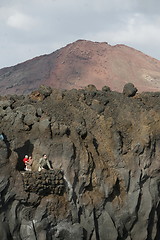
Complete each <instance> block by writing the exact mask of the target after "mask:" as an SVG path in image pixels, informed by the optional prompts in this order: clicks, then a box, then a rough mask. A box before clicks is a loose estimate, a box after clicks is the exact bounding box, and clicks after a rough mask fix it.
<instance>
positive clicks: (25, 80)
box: [0, 40, 160, 95]
mask: <svg viewBox="0 0 160 240" xmlns="http://www.w3.org/2000/svg"><path fill="white" fill-rule="evenodd" d="M128 82H132V83H134V84H135V85H136V86H137V88H138V91H139V92H142V91H160V61H158V60H156V59H154V58H152V57H149V56H147V55H145V54H144V53H142V52H140V51H137V50H135V49H133V48H131V47H128V46H125V45H115V46H111V45H109V44H108V43H106V42H101V43H99V42H91V41H86V40H78V41H76V42H73V43H71V44H68V45H67V46H66V47H63V48H61V49H59V50H57V51H55V52H53V53H51V54H48V55H43V56H40V57H36V58H34V59H31V60H28V61H26V62H24V63H20V64H18V65H16V66H12V67H8V68H3V69H0V94H1V95H6V94H18V95H20V94H29V93H30V92H32V91H33V90H35V89H37V88H39V86H40V85H41V84H45V85H48V86H51V87H53V88H57V89H72V88H76V89H80V88H83V87H84V86H86V85H88V84H94V85H95V86H96V87H97V89H101V88H102V87H103V86H104V85H107V86H109V87H110V88H111V89H112V90H114V91H119V92H122V90H123V86H124V85H125V84H126V83H128Z"/></svg>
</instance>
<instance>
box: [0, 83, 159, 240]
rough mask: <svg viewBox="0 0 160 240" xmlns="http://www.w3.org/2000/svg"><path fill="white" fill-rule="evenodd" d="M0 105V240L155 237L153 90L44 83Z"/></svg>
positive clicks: (156, 176)
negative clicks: (46, 165) (28, 167)
mask: <svg viewBox="0 0 160 240" xmlns="http://www.w3.org/2000/svg"><path fill="white" fill-rule="evenodd" d="M132 90H134V86H133V88H132ZM125 91H126V90H125ZM127 91H128V90H127ZM0 103H1V104H0V133H2V134H3V136H4V139H0V194H1V195H0V196H1V198H0V229H1V231H0V239H1V240H12V239H13V240H24V239H25V240H37V239H38V240H56V239H57V240H58V239H59V240H61V239H66V240H71V239H79V240H82V239H86V240H95V239H98V240H99V239H100V240H125V239H126V240H137V239H140V240H159V239H160V93H158V92H157V93H141V94H137V93H136V92H134V94H133V96H132V94H131V95H130V94H129V95H128V94H124V93H117V92H112V91H110V89H109V88H108V87H103V91H100V90H97V89H96V88H95V87H94V86H91V85H90V86H88V87H86V88H85V89H81V90H76V89H72V90H56V89H51V88H47V87H44V86H43V87H41V89H39V90H37V91H36V92H33V93H31V94H30V95H28V96H16V95H14V96H5V97H4V96H3V97H2V96H1V97H0ZM44 153H46V154H47V155H48V158H49V160H50V161H51V165H52V167H53V169H54V171H53V172H52V173H51V172H50V171H45V172H43V173H39V172H38V161H39V158H40V157H41V156H42V154H44ZM25 154H28V155H32V157H33V165H32V172H31V173H28V172H27V173H26V172H24V166H23V162H22V159H23V157H24V155H25ZM54 174H55V175H54ZM56 174H57V175H56ZM54 176H57V178H56V177H55V178H54ZM47 182H48V185H47ZM56 184H57V185H56ZM58 186H61V187H62V189H63V191H59V192H58V190H56V191H55V189H58ZM34 188H35V190H34ZM45 189H46V191H45ZM62 189H61V190H62ZM43 193H44V194H43Z"/></svg>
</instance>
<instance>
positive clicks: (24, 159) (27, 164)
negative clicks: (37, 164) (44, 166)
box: [23, 155, 32, 171]
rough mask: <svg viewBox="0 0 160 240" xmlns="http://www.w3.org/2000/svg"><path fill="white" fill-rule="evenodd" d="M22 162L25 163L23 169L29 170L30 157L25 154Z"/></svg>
mask: <svg viewBox="0 0 160 240" xmlns="http://www.w3.org/2000/svg"><path fill="white" fill-rule="evenodd" d="M23 162H24V164H25V170H26V171H31V165H32V157H28V155H25V157H24V158H23Z"/></svg>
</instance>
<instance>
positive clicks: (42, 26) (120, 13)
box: [0, 0, 160, 68]
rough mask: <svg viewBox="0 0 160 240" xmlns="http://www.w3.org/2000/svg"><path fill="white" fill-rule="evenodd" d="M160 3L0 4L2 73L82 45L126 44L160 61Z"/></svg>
mask: <svg viewBox="0 0 160 240" xmlns="http://www.w3.org/2000/svg"><path fill="white" fill-rule="evenodd" d="M159 13H160V1H159V0H0V68H3V67H6V66H12V65H16V64H17V63H21V62H23V61H26V60H28V59H31V58H34V57H36V56H39V55H43V54H49V53H52V52H54V51H55V50H57V49H60V48H61V47H64V46H66V45H67V44H69V43H72V42H74V41H76V40H78V39H85V40H91V41H97V42H108V43H109V44H110V45H116V44H125V45H127V46H130V47H133V48H135V49H137V50H140V51H142V52H143V53H145V54H147V55H149V56H151V57H154V58H157V59H159V60H160V50H159V43H160V14H159Z"/></svg>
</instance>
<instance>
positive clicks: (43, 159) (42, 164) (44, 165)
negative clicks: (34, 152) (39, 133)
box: [38, 154, 52, 172]
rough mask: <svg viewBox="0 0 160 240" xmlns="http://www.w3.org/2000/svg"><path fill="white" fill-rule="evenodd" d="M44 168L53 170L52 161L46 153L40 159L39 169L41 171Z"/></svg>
mask: <svg viewBox="0 0 160 240" xmlns="http://www.w3.org/2000/svg"><path fill="white" fill-rule="evenodd" d="M42 169H49V170H52V167H51V165H50V162H49V160H48V158H47V155H46V154H43V156H42V157H41V158H40V160H39V168H38V171H39V172H40V171H41V170H42Z"/></svg>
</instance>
